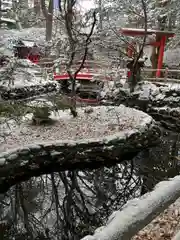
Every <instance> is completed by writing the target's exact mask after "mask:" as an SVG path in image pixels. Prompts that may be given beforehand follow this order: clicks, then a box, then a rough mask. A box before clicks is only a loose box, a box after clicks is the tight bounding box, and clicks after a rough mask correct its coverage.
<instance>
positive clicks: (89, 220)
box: [0, 162, 140, 240]
mask: <svg viewBox="0 0 180 240" xmlns="http://www.w3.org/2000/svg"><path fill="white" fill-rule="evenodd" d="M132 166H133V165H132V163H128V162H124V164H121V165H116V166H114V167H112V168H106V167H103V168H101V169H96V170H93V171H73V172H71V171H67V172H60V173H54V174H51V175H46V176H41V177H39V178H34V179H31V181H28V182H26V183H22V184H21V185H18V186H16V187H14V188H13V189H11V190H10V191H9V192H8V193H7V195H6V196H4V198H3V197H2V202H1V209H0V210H1V213H3V214H1V217H2V222H1V224H0V227H2V226H4V231H3V233H2V234H4V236H6V235H8V236H9V238H6V239H11V237H12V235H13V236H16V235H18V234H19V236H20V235H21V236H22V237H24V239H28V238H27V237H25V235H24V234H26V236H29V239H62V240H63V239H64V240H66V239H68V240H69V239H80V238H81V237H83V236H84V235H87V234H88V233H89V232H92V231H93V230H94V229H96V228H97V227H98V226H100V225H101V224H102V223H103V222H104V221H105V220H107V217H108V216H109V215H110V214H111V212H112V211H113V210H116V209H119V208H120V207H122V205H124V203H125V202H126V201H127V199H129V198H133V197H135V196H137V195H139V191H138V190H139V186H140V180H139V178H137V177H136V176H135V175H134V169H133V167H132ZM11 234H12V235H11ZM10 235H11V236H10ZM37 236H41V238H37ZM42 236H43V237H42ZM58 236H59V238H58ZM2 239H3V238H2ZM16 239H20V238H18V236H17V237H16Z"/></svg>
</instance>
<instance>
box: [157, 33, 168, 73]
mask: <svg viewBox="0 0 180 240" xmlns="http://www.w3.org/2000/svg"><path fill="white" fill-rule="evenodd" d="M165 44H166V36H163V37H162V38H161V41H160V49H159V57H158V65H157V72H156V77H160V76H161V69H162V65H163V56H164V48H165Z"/></svg>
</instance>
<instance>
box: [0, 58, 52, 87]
mask: <svg viewBox="0 0 180 240" xmlns="http://www.w3.org/2000/svg"><path fill="white" fill-rule="evenodd" d="M16 63H17V67H16V68H15V70H14V71H13V77H14V80H13V81H9V79H8V78H7V79H6V78H5V74H6V72H7V71H8V68H9V67H11V66H10V65H8V66H7V67H2V68H1V69H0V74H2V76H3V78H5V80H1V81H0V86H4V87H8V88H9V87H11V88H24V87H27V86H34V85H46V84H47V83H49V82H53V83H55V82H54V81H51V80H49V79H45V78H43V72H42V70H41V69H40V67H39V66H38V65H36V64H34V63H32V62H31V61H30V60H28V59H17V60H16ZM16 63H15V64H16ZM10 64H11V63H10ZM47 77H48V76H47Z"/></svg>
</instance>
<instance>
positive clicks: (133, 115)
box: [0, 105, 152, 151]
mask: <svg viewBox="0 0 180 240" xmlns="http://www.w3.org/2000/svg"><path fill="white" fill-rule="evenodd" d="M85 109H86V108H77V112H78V116H77V117H76V118H74V117H73V116H71V115H70V110H65V111H64V112H63V111H62V110H61V111H59V112H58V113H52V114H51V118H52V119H53V120H54V121H55V122H54V124H53V125H45V126H38V125H37V126H34V125H32V124H31V121H30V120H29V119H30V118H31V117H32V115H30V114H28V115H27V116H25V117H23V119H22V120H21V121H19V123H17V122H15V121H12V120H11V122H10V123H9V122H7V123H5V124H7V125H6V126H8V125H9V126H10V128H9V129H8V133H6V137H5V139H4V137H2V138H1V139H0V151H6V150H8V149H11V148H16V147H19V146H25V145H27V144H31V143H32V142H33V143H34V142H39V141H41V142H42V141H57V140H58V141H59V140H61V141H63V140H66V141H68V140H69V141H72V144H74V140H78V141H80V140H83V141H84V140H85V139H87V140H88V139H96V141H97V139H101V140H102V139H103V141H109V140H111V139H114V138H115V135H117V138H118V137H122V138H126V137H127V136H129V134H132V131H133V132H136V131H138V129H142V128H143V127H145V126H146V125H147V124H148V123H151V121H152V118H151V117H150V116H149V115H147V114H146V113H143V112H141V111H138V110H135V109H131V108H127V107H125V106H123V105H120V106H119V107H106V106H98V107H94V108H93V111H92V112H91V113H85V112H84V110H85ZM1 129H2V130H1V131H2V134H1V136H2V135H3V129H4V132H6V131H7V129H6V127H5V125H4V126H3V128H2V127H1ZM69 144H70V142H69Z"/></svg>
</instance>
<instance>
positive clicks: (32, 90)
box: [0, 82, 58, 100]
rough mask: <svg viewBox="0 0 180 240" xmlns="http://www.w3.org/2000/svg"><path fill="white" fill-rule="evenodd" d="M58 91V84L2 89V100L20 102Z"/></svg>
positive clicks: (50, 83) (0, 89) (0, 91)
mask: <svg viewBox="0 0 180 240" xmlns="http://www.w3.org/2000/svg"><path fill="white" fill-rule="evenodd" d="M57 89H58V87H57V84H56V83H53V82H49V83H47V84H38V85H32V86H25V87H19V88H17V87H12V88H7V87H2V86H1V88H0V94H1V98H2V99H3V100H18V99H26V98H30V97H33V96H39V95H41V94H47V93H52V92H56V91H57Z"/></svg>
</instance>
